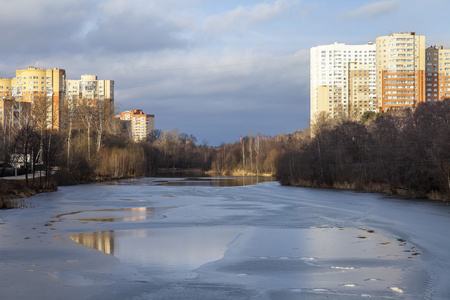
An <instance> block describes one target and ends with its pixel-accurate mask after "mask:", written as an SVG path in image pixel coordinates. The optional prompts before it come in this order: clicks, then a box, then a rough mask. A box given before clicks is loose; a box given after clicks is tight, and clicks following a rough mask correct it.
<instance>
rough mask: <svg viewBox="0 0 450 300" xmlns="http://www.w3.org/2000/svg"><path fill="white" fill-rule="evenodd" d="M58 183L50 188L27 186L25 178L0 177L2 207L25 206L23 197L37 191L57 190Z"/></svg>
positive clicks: (0, 206) (0, 204) (0, 205)
mask: <svg viewBox="0 0 450 300" xmlns="http://www.w3.org/2000/svg"><path fill="white" fill-rule="evenodd" d="M56 190H57V187H56V185H52V186H50V187H49V188H42V187H35V188H28V187H26V184H25V180H5V179H0V191H1V193H0V209H14V208H20V207H23V201H22V200H21V199H23V198H27V197H31V196H33V195H35V194H37V193H44V192H52V191H56Z"/></svg>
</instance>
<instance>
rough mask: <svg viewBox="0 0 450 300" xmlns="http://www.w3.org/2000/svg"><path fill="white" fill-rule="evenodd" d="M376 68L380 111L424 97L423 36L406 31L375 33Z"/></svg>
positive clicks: (405, 104) (414, 103)
mask: <svg viewBox="0 0 450 300" xmlns="http://www.w3.org/2000/svg"><path fill="white" fill-rule="evenodd" d="M376 68H377V78H376V82H377V100H378V107H379V109H380V110H381V111H387V110H389V109H399V108H407V107H414V106H415V105H416V104H418V103H420V102H424V101H425V99H426V98H425V36H423V35H416V33H415V32H410V33H393V34H390V35H388V36H380V37H377V39H376Z"/></svg>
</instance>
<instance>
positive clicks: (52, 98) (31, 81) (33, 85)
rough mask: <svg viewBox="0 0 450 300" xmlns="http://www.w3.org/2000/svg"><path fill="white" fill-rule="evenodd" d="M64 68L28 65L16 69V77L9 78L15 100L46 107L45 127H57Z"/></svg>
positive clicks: (62, 100) (62, 96)
mask: <svg viewBox="0 0 450 300" xmlns="http://www.w3.org/2000/svg"><path fill="white" fill-rule="evenodd" d="M65 77H66V72H65V70H61V69H57V68H55V69H53V70H51V69H50V70H44V69H36V68H34V67H28V69H24V70H16V77H15V78H14V79H12V80H11V95H12V97H13V98H14V99H15V100H18V101H24V102H29V103H31V104H32V105H38V101H46V103H45V104H43V103H42V102H40V103H41V104H42V107H44V109H46V111H47V112H46V127H47V128H53V129H59V126H60V122H61V107H62V105H63V103H64V99H65V84H64V82H65Z"/></svg>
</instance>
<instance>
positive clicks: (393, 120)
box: [0, 100, 450, 200]
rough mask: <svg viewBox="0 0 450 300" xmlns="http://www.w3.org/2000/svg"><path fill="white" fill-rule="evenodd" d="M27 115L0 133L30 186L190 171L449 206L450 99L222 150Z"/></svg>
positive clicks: (93, 122)
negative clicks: (51, 125) (137, 138)
mask: <svg viewBox="0 0 450 300" xmlns="http://www.w3.org/2000/svg"><path fill="white" fill-rule="evenodd" d="M44 103H45V102H44ZM94 108H95V107H94ZM33 109H34V110H36V111H34V112H33V115H34V117H30V116H28V117H27V116H24V117H23V118H22V119H21V120H19V121H20V122H18V123H17V124H16V126H14V127H0V160H2V161H4V162H5V163H4V165H5V166H6V167H11V165H12V164H14V163H17V162H20V163H21V164H22V165H25V170H24V172H25V173H27V172H30V171H37V170H42V173H43V175H44V176H42V177H39V178H27V179H26V186H27V187H28V186H31V187H35V186H37V187H44V188H45V187H52V184H53V183H52V182H51V181H50V178H52V176H51V175H52V174H55V175H56V176H53V178H56V179H57V181H58V183H59V184H70V183H81V182H90V181H97V180H108V179H119V178H130V177H137V176H152V175H155V174H156V173H157V172H158V171H160V170H171V171H180V170H188V169H195V170H199V171H203V172H209V173H215V174H223V175H276V177H277V179H278V180H279V181H280V182H281V183H282V184H285V185H292V186H308V187H328V188H343V189H354V190H366V191H376V192H385V193H392V194H397V195H405V196H408V197H414V198H430V199H441V200H450V151H449V150H450V100H444V101H442V102H433V103H421V104H419V105H418V106H417V107H416V108H415V109H412V110H401V111H394V112H390V113H385V114H381V115H380V114H378V115H377V114H375V113H367V114H365V115H364V116H363V118H362V120H358V121H355V120H350V119H345V118H343V119H340V120H335V119H333V120H331V119H329V118H327V117H326V115H321V116H319V121H318V122H316V123H315V124H314V125H313V126H312V127H311V128H310V129H307V130H304V131H298V132H295V133H293V134H284V133H282V134H279V135H277V136H275V137H271V136H261V135H260V134H256V136H254V135H253V134H252V133H251V132H250V133H249V134H248V135H247V136H245V137H241V138H240V140H239V141H237V142H235V143H230V144H223V145H221V146H220V147H213V146H208V145H199V144H197V141H196V138H195V137H194V136H192V135H188V134H185V133H180V132H179V131H178V130H173V131H160V130H156V131H154V132H153V133H152V134H150V135H149V136H148V137H147V138H146V140H144V141H141V142H139V143H135V142H133V141H132V140H131V139H130V137H129V135H128V134H127V133H126V132H123V131H122V130H121V124H120V121H119V120H117V119H114V120H112V121H111V120H110V119H109V120H108V118H106V116H101V115H99V114H96V113H95V112H96V111H98V109H93V105H92V103H90V104H89V105H86V106H84V107H83V106H79V108H78V109H77V110H74V111H67V112H66V122H65V123H64V124H63V125H62V126H61V127H60V130H58V131H56V130H51V129H48V120H47V119H46V114H45V113H44V112H46V111H47V109H48V108H47V107H45V106H42V107H40V106H39V105H35V106H34V108H33ZM40 111H41V114H39V112H40ZM39 116H41V117H39ZM310 130H311V131H312V132H313V137H311V134H310Z"/></svg>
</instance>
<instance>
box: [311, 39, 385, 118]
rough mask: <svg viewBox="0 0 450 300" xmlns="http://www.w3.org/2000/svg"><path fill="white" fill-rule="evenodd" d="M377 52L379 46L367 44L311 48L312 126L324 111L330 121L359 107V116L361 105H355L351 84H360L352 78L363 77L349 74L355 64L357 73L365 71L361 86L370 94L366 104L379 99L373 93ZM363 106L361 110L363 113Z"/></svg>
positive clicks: (335, 44)
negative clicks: (354, 76)
mask: <svg viewBox="0 0 450 300" xmlns="http://www.w3.org/2000/svg"><path fill="white" fill-rule="evenodd" d="M375 50H376V46H375V45H373V44H371V43H369V44H367V45H345V44H340V43H334V44H331V45H323V46H317V47H313V48H311V52H310V56H311V70H310V71H311V73H310V76H311V77H310V89H311V91H310V93H311V94H310V105H311V111H310V118H311V123H312V124H313V123H314V122H315V120H316V117H317V116H318V114H319V113H321V112H325V113H327V114H328V115H329V117H330V118H337V117H340V116H343V115H344V116H348V115H349V114H350V113H351V110H352V109H353V110H355V109H356V107H357V108H358V111H357V113H358V114H360V111H359V108H360V107H359V104H358V106H356V104H355V103H353V101H354V100H355V99H354V97H355V96H354V95H353V93H354V89H350V85H351V84H353V87H354V86H355V84H356V82H358V84H359V81H355V80H353V79H352V78H351V76H352V75H355V74H358V76H359V77H360V76H361V75H360V74H359V72H357V73H354V72H353V73H352V72H351V71H350V65H351V64H352V63H357V69H358V70H364V74H365V76H366V78H365V80H363V81H362V82H363V83H362V84H365V85H366V86H367V87H368V88H369V90H370V92H371V93H369V92H367V97H369V96H370V97H371V98H370V99H367V101H369V100H372V101H373V99H374V98H375V97H376V94H375V92H374V89H375V87H376V70H375V66H376V65H375ZM352 80H353V81H352ZM364 82H365V83H364ZM366 90H367V89H366ZM358 91H359V90H358ZM323 93H326V95H323ZM364 100H365V99H364ZM324 101H325V103H324ZM357 101H358V103H359V101H360V99H359V98H358V100H357ZM361 101H363V100H361ZM352 103H353V105H352ZM363 103H364V102H362V105H363V106H362V107H361V108H362V109H363V110H364V108H365V107H364V105H365V104H363ZM367 105H368V103H367ZM324 108H325V109H324ZM368 108H369V107H368V106H367V109H368Z"/></svg>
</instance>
